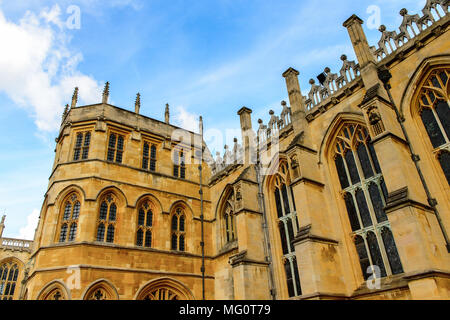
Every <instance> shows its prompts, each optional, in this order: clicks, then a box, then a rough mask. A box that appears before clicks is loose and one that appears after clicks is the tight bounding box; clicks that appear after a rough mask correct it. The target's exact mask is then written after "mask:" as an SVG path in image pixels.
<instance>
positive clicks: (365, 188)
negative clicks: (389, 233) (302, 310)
mask: <svg viewBox="0 0 450 320" xmlns="http://www.w3.org/2000/svg"><path fill="white" fill-rule="evenodd" d="M355 152H356V151H355ZM355 152H353V158H354V160H355V164H356V168H357V170H358V174H359V177H360V179H361V189H362V191H363V193H364V197H365V198H366V203H367V207H368V208H369V214H370V219H371V220H372V228H370V227H369V228H370V229H372V230H373V232H374V233H375V238H376V239H377V243H378V247H379V248H380V252H381V257H382V259H383V264H384V268H385V270H386V273H387V274H388V275H389V274H391V273H392V272H391V269H390V266H389V263H386V262H389V260H388V259H387V255H386V253H385V249H384V244H382V243H380V238H379V234H378V232H377V227H378V220H377V217H376V214H375V211H374V208H373V203H372V199H371V198H370V194H369V190H368V186H369V183H370V180H369V181H367V180H366V179H365V177H364V174H363V170H362V168H361V163H360V161H359V157H358V156H357V155H356V154H355ZM369 158H370V157H369ZM374 172H376V171H374Z"/></svg>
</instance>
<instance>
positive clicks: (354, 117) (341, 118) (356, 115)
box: [317, 112, 365, 163]
mask: <svg viewBox="0 0 450 320" xmlns="http://www.w3.org/2000/svg"><path fill="white" fill-rule="evenodd" d="M348 121H353V122H355V123H359V124H362V125H365V122H364V115H363V114H362V113H360V112H339V113H337V114H336V115H335V116H334V118H333V120H332V121H331V122H330V124H329V126H328V128H327V130H325V134H324V135H323V138H322V141H321V143H320V147H319V152H318V154H317V162H318V163H322V162H323V160H324V158H326V157H327V156H326V155H325V156H323V154H324V153H326V151H327V150H328V148H329V145H330V143H332V140H333V137H334V135H335V134H336V132H338V131H339V127H340V126H341V125H342V124H343V123H344V122H348Z"/></svg>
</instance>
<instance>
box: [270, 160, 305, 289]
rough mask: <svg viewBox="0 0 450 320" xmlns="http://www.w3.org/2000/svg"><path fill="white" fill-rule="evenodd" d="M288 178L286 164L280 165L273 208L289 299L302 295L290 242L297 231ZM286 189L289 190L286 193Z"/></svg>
mask: <svg viewBox="0 0 450 320" xmlns="http://www.w3.org/2000/svg"><path fill="white" fill-rule="evenodd" d="M288 181H289V176H288V170H287V168H286V164H285V163H282V164H280V170H279V173H278V174H277V175H276V177H275V190H274V198H275V208H276V211H277V218H278V219H277V220H278V221H277V223H278V231H279V235H280V241H281V250H282V253H283V257H282V265H283V267H284V271H285V274H286V282H287V288H288V294H289V297H294V296H299V295H301V294H302V291H301V287H300V277H299V273H298V267H297V260H296V256H295V250H294V246H293V245H292V240H293V239H294V236H295V233H297V231H298V220H297V212H296V211H295V206H294V193H293V192H292V189H291V187H290V186H288V184H287V183H288ZM288 189H290V190H289V191H288Z"/></svg>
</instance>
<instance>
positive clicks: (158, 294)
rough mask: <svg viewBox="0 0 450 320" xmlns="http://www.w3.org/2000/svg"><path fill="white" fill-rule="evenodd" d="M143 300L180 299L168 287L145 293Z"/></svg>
mask: <svg viewBox="0 0 450 320" xmlns="http://www.w3.org/2000/svg"><path fill="white" fill-rule="evenodd" d="M143 300H180V297H179V296H178V294H177V293H176V292H174V291H173V290H171V289H170V288H158V289H155V290H152V291H151V292H149V293H148V294H147V295H145V297H144V298H143Z"/></svg>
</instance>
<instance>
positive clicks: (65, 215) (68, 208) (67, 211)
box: [63, 203, 72, 220]
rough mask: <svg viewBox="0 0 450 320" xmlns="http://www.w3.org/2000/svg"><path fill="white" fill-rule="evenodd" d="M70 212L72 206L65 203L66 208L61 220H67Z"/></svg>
mask: <svg viewBox="0 0 450 320" xmlns="http://www.w3.org/2000/svg"><path fill="white" fill-rule="evenodd" d="M71 210H72V205H71V204H70V203H67V204H66V207H65V208H64V216H63V220H69V218H70V212H71Z"/></svg>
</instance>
